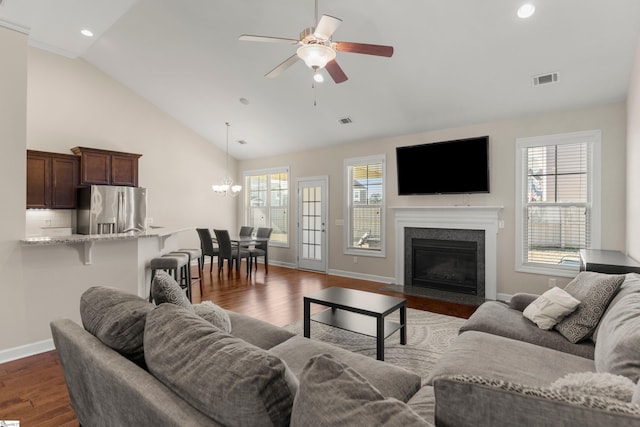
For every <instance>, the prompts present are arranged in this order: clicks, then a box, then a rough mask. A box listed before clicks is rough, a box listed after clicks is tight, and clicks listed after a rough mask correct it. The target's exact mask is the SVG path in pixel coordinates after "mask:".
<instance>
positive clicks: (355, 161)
mask: <svg viewBox="0 0 640 427" xmlns="http://www.w3.org/2000/svg"><path fill="white" fill-rule="evenodd" d="M372 163H381V164H382V184H381V190H380V191H381V192H382V203H381V204H380V249H359V248H354V247H352V246H350V238H349V237H350V234H351V223H352V217H351V194H352V191H353V188H352V186H351V179H350V177H351V168H352V167H354V166H360V165H365V164H372ZM386 164H387V162H386V155H384V154H376V155H371V156H364V157H353V158H349V159H345V160H344V194H345V203H344V218H345V220H344V229H343V249H344V254H345V255H354V256H366V257H376V258H385V257H386V247H387V239H386V236H385V234H386V217H387V215H386V205H387V198H386V186H387V182H386V181H387V172H386Z"/></svg>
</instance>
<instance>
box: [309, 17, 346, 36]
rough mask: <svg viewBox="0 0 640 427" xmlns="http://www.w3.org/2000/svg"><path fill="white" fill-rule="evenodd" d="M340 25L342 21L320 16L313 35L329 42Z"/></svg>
mask: <svg viewBox="0 0 640 427" xmlns="http://www.w3.org/2000/svg"><path fill="white" fill-rule="evenodd" d="M341 23H342V19H339V18H336V17H334V16H330V15H322V17H321V18H320V21H318V25H317V26H316V30H315V31H314V32H313V35H314V36H316V37H317V38H319V39H322V40H329V39H330V38H331V36H332V35H333V33H334V32H335V31H336V30H337V29H338V27H339V26H340V24H341Z"/></svg>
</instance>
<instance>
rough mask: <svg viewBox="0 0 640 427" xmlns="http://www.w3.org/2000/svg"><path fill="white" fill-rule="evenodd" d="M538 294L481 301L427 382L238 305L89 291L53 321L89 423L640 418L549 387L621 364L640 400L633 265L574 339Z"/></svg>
mask: <svg viewBox="0 0 640 427" xmlns="http://www.w3.org/2000/svg"><path fill="white" fill-rule="evenodd" d="M612 296H613V295H612ZM535 298H537V296H535V295H528V294H518V295H515V296H514V297H513V298H512V300H511V302H510V304H504V303H501V302H487V303H485V304H483V305H482V306H480V307H479V309H478V310H477V311H476V313H475V314H474V315H473V316H472V317H471V318H470V319H469V320H468V321H467V322H466V323H465V325H464V326H463V328H462V329H461V332H460V335H459V336H458V337H457V339H456V340H455V341H454V343H453V344H452V346H451V347H450V348H449V349H448V351H447V352H446V353H445V354H444V355H443V357H442V358H441V359H440V360H439V362H438V363H437V365H436V367H435V369H434V370H433V371H432V373H431V375H430V377H429V379H428V380H427V381H426V383H425V384H421V380H420V378H419V377H418V376H417V375H415V374H413V373H411V372H408V371H406V370H403V369H401V368H398V367H394V366H392V365H389V364H387V363H385V362H380V361H377V360H374V359H372V358H369V357H365V356H361V355H358V354H354V353H351V352H348V351H345V350H343V349H340V348H337V347H334V346H331V345H329V344H325V343H321V342H317V341H312V340H308V339H306V338H303V337H300V336H296V335H293V334H291V333H290V332H288V331H286V330H284V329H282V328H278V327H275V326H273V325H270V324H267V323H265V322H262V321H259V320H256V319H253V318H250V317H248V316H244V315H242V314H238V313H234V312H229V311H224V310H223V311H222V313H221V312H220V309H219V308H215V310H218V311H217V312H216V313H215V316H213V317H215V319H212V318H211V316H207V315H206V313H204V312H203V311H202V309H205V308H206V307H195V309H194V308H191V307H189V306H181V305H180V304H177V305H176V304H160V305H158V306H155V305H154V304H151V303H148V302H146V301H144V300H142V299H140V298H138V297H136V296H133V295H128V294H124V293H123V292H121V291H117V290H114V289H109V288H101V287H96V288H91V289H90V290H88V291H87V292H86V293H85V295H83V298H82V301H81V313H82V318H83V325H84V327H83V326H80V325H78V324H76V323H75V322H73V321H71V320H68V319H60V320H55V321H53V322H52V323H51V329H52V333H53V338H54V342H55V345H56V348H57V350H58V353H59V357H60V361H61V364H62V367H63V371H64V375H65V379H66V381H67V385H68V388H69V393H70V396H71V402H72V406H73V408H74V410H75V412H76V414H77V417H78V419H79V420H80V422H81V424H82V425H84V426H102V425H105V426H106V425H109V426H130V425H136V426H147V425H148V426H165V425H166V426H218V425H238V426H244V425H246V426H254V425H292V426H307V425H327V426H328V425H336V426H337V425H356V426H361V425H362V426H370V425H389V426H396V425H397V426H418V425H420V426H424V425H433V424H436V425H441V426H514V425H527V426H529V425H534V426H536V425H539V426H552V425H558V426H573V425H579V426H603V425H616V426H639V425H640V405H638V404H634V403H624V402H621V401H620V400H615V399H610V398H604V397H602V396H598V395H596V396H593V394H592V393H593V392H592V390H591V389H590V390H589V391H588V392H586V391H584V390H583V389H581V388H579V387H578V388H577V390H576V388H575V387H574V388H573V389H570V390H567V389H566V388H565V389H557V388H556V389H553V388H551V386H552V385H553V384H554V383H556V382H558V380H559V379H562V378H563V377H566V376H567V374H572V373H582V375H589V374H590V373H610V374H617V375H621V376H623V377H626V378H628V379H629V382H630V383H632V387H633V389H632V392H635V393H634V394H633V400H634V401H635V402H638V401H640V390H638V386H637V385H636V384H637V383H638V377H640V276H638V275H636V274H628V275H626V276H625V278H624V283H623V284H622V286H621V287H620V288H619V290H618V291H617V293H616V294H615V296H614V297H613V300H612V301H611V303H610V304H608V305H607V307H606V312H604V313H600V314H603V315H602V316H601V320H600V321H599V323H598V325H597V327H598V328H597V330H596V331H595V333H594V334H593V335H592V337H593V338H588V339H586V340H583V341H582V342H579V343H576V344H573V343H570V342H569V341H567V339H566V338H564V336H562V335H560V334H559V333H558V332H557V331H555V330H549V331H547V330H540V329H539V328H538V327H537V326H536V325H535V324H534V323H532V322H530V321H529V320H527V319H524V318H523V315H522V310H523V309H524V308H525V307H526V306H527V305H529V303H530V302H532V301H533V300H534V299H535ZM607 302H608V301H607ZM205 311H206V310H205ZM220 318H224V319H225V321H226V323H224V322H223V325H222V326H220V325H219V324H216V322H219V321H220ZM214 325H215V326H214ZM623 379H625V378H623ZM627 391H628V390H627ZM599 392H600V391H599V389H598V391H597V392H596V393H599ZM629 398H630V397H629Z"/></svg>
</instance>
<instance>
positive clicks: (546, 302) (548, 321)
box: [522, 286, 580, 329]
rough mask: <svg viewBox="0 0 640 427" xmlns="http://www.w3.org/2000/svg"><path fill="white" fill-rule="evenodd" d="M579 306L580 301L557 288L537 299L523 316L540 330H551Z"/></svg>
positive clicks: (525, 310) (526, 309)
mask: <svg viewBox="0 0 640 427" xmlns="http://www.w3.org/2000/svg"><path fill="white" fill-rule="evenodd" d="M578 304H580V301H578V300H577V299H575V298H574V297H572V296H571V295H570V294H569V293H568V292H567V291H565V290H563V289H560V288H558V287H557V286H556V287H554V288H552V289H549V290H548V291H546V292H545V293H543V294H542V295H540V296H539V297H538V298H536V299H535V300H534V301H533V302H532V303H531V304H529V305H528V306H527V307H526V308H525V309H524V311H523V312H522V315H523V316H524V317H525V318H527V319H529V320H531V321H532V322H533V323H535V324H536V325H538V327H539V328H540V329H551V328H553V327H554V326H555V325H556V324H557V323H558V322H559V321H561V320H562V319H563V318H564V317H565V316H566V315H567V314H570V313H573V311H574V310H575V309H576V307H578Z"/></svg>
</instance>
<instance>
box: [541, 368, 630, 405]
mask: <svg viewBox="0 0 640 427" xmlns="http://www.w3.org/2000/svg"><path fill="white" fill-rule="evenodd" d="M549 388H550V389H551V390H557V391H560V392H570V393H584V394H588V395H590V396H602V397H608V398H611V399H616V400H620V401H622V402H631V398H632V397H633V392H634V390H635V388H636V385H635V384H634V382H633V381H631V380H630V379H629V378H627V377H623V376H622V375H613V374H610V373H608V372H575V373H572V374H568V375H565V376H564V377H562V378H559V379H557V380H555V381H554V382H553V383H551V386H549Z"/></svg>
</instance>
